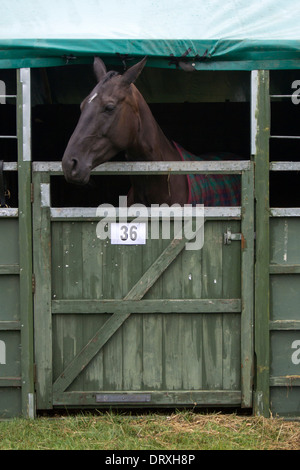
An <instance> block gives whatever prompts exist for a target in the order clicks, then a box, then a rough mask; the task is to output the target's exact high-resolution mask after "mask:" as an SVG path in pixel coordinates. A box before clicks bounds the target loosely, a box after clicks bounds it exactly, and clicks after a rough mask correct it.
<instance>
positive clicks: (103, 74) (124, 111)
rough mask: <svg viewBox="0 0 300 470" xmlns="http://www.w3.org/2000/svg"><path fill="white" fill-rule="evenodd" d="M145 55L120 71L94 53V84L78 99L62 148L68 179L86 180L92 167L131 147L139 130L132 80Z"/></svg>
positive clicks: (84, 181)
mask: <svg viewBox="0 0 300 470" xmlns="http://www.w3.org/2000/svg"><path fill="white" fill-rule="evenodd" d="M146 60H147V59H146V57H145V58H144V59H143V60H141V61H140V62H138V63H137V64H136V65H134V66H133V67H131V68H130V69H128V70H127V71H126V72H125V73H124V74H123V75H119V74H118V73H117V72H107V70H106V67H105V65H104V63H103V61H102V60H101V59H100V58H98V57H96V58H95V60H94V71H95V74H96V77H97V80H98V83H97V85H96V86H95V88H94V89H93V90H92V91H91V93H90V94H89V95H88V96H87V97H86V98H85V99H84V101H83V102H82V103H81V106H80V108H81V115H80V118H79V121H78V123H77V126H76V128H75V130H74V132H73V134H72V136H71V138H70V140H69V143H68V145H67V148H66V150H65V153H64V156H63V159H62V167H63V172H64V175H65V178H66V180H67V181H69V182H71V183H77V184H86V183H87V182H88V181H89V178H90V173H91V170H92V169H93V168H95V167H96V166H97V165H100V164H101V163H104V162H106V161H108V160H111V159H112V158H113V157H114V156H115V155H116V154H117V153H119V152H121V151H123V150H126V149H128V148H130V146H131V145H132V144H133V142H134V140H135V138H136V135H137V133H138V130H139V111H138V102H137V99H136V95H135V90H136V89H135V87H134V85H133V83H134V82H135V80H136V79H137V77H138V76H139V74H140V73H141V71H142V70H143V68H144V66H145V63H146Z"/></svg>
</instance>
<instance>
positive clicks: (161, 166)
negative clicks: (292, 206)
mask: <svg viewBox="0 0 300 470" xmlns="http://www.w3.org/2000/svg"><path fill="white" fill-rule="evenodd" d="M248 169H249V162H248V161H244V160H241V161H209V162H204V161H202V162H199V161H194V162H192V161H191V162H175V161H174V162H163V161H155V162H154V161H153V162H142V161H141V162H105V163H102V164H101V165H99V166H98V167H96V168H95V169H94V170H92V173H93V174H99V175H100V174H106V175H110V174H123V175H136V174H141V173H144V174H149V175H156V174H170V173H173V174H179V173H180V174H193V173H205V174H213V173H215V174H216V173H222V172H224V173H226V174H239V173H241V172H242V171H245V170H248ZM33 171H34V172H47V173H50V174H63V172H62V165H61V162H34V163H33Z"/></svg>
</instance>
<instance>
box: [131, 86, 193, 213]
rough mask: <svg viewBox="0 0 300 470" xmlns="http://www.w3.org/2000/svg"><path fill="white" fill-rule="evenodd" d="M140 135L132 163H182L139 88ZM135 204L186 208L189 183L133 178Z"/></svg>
mask: <svg viewBox="0 0 300 470" xmlns="http://www.w3.org/2000/svg"><path fill="white" fill-rule="evenodd" d="M135 90H136V93H135V97H136V99H137V103H138V111H139V132H138V135H137V136H136V138H135V140H134V142H133V144H132V146H131V147H130V148H128V149H127V152H126V157H127V159H128V160H131V161H180V160H181V157H180V155H179V153H178V151H177V149H176V148H175V146H174V145H173V144H172V142H170V140H169V139H168V138H167V137H166V136H165V134H164V133H163V131H162V130H161V128H160V127H159V125H158V123H157V122H156V121H155V119H154V117H153V115H152V113H151V111H150V109H149V107H148V105H147V103H146V102H145V100H144V98H143V97H142V95H141V94H140V93H139V92H138V90H137V89H136V88H135ZM132 186H133V191H134V202H140V203H142V204H146V205H149V204H162V203H167V204H169V205H172V204H174V203H178V204H185V203H186V202H187V200H188V182H187V177H186V176H185V175H172V176H170V175H169V176H166V175H156V176H153V175H151V176H136V177H133V178H132Z"/></svg>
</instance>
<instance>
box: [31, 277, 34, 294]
mask: <svg viewBox="0 0 300 470" xmlns="http://www.w3.org/2000/svg"><path fill="white" fill-rule="evenodd" d="M31 289H32V293H33V294H35V274H32V276H31Z"/></svg>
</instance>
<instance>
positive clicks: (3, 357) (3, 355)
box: [0, 341, 6, 364]
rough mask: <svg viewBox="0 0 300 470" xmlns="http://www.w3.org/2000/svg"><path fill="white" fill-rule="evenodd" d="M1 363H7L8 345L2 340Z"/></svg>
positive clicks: (0, 346)
mask: <svg viewBox="0 0 300 470" xmlns="http://www.w3.org/2000/svg"><path fill="white" fill-rule="evenodd" d="M0 364H6V345H5V343H4V341H0Z"/></svg>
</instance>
